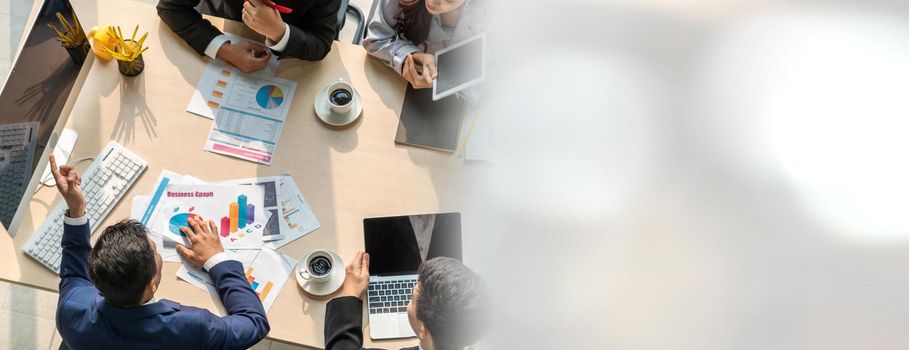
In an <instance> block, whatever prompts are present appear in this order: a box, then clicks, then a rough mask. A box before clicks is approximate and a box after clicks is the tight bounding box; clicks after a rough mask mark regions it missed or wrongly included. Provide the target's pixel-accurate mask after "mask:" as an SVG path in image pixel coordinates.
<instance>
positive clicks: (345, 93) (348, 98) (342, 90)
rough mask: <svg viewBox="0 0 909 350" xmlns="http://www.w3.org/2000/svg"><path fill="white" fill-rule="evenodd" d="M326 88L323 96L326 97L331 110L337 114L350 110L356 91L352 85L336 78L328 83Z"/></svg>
mask: <svg viewBox="0 0 909 350" xmlns="http://www.w3.org/2000/svg"><path fill="white" fill-rule="evenodd" d="M327 90H328V93H327V94H326V95H325V98H327V99H328V105H329V106H331V110H332V111H333V112H335V113H338V114H346V113H347V112H350V108H351V107H352V106H353V103H354V98H356V92H355V91H354V88H353V86H352V85H350V84H348V83H347V82H345V81H343V80H338V81H337V82H334V83H332V84H331V85H329V86H328V89H327Z"/></svg>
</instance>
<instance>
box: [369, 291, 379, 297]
mask: <svg viewBox="0 0 909 350" xmlns="http://www.w3.org/2000/svg"><path fill="white" fill-rule="evenodd" d="M376 295H379V293H378V292H376V291H374V290H370V291H369V296H371V297H372V296H376Z"/></svg>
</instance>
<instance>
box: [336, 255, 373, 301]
mask: <svg viewBox="0 0 909 350" xmlns="http://www.w3.org/2000/svg"><path fill="white" fill-rule="evenodd" d="M367 287H369V254H367V253H366V252H364V251H362V250H361V251H359V252H357V255H356V256H355V257H354V258H353V261H351V262H350V265H347V276H346V277H345V278H344V284H343V285H341V293H340V294H338V296H339V297H357V298H361V299H362V298H363V295H364V294H366V288H367Z"/></svg>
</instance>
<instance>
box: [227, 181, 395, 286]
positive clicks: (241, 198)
mask: <svg viewBox="0 0 909 350" xmlns="http://www.w3.org/2000/svg"><path fill="white" fill-rule="evenodd" d="M241 199H242V198H241ZM369 301H370V302H376V301H379V298H378V297H371V298H369Z"/></svg>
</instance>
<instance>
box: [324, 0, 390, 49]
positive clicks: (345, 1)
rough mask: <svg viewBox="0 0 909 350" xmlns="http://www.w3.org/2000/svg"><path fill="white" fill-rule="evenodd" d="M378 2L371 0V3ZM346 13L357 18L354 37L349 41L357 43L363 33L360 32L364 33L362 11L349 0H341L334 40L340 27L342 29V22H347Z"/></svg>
mask: <svg viewBox="0 0 909 350" xmlns="http://www.w3.org/2000/svg"><path fill="white" fill-rule="evenodd" d="M378 2H379V0H373V4H375V3H378ZM373 6H375V5H373ZM347 14H350V15H351V16H353V17H356V18H357V30H356V31H355V32H354V37H353V40H352V41H351V42H352V43H353V44H356V45H359V44H360V40H361V38H363V37H364V34H362V33H365V29H366V22H365V21H363V19H364V18H363V11H362V10H360V8H359V7H357V5H354V4H351V3H350V0H341V9H340V10H339V11H338V26H337V28H338V30H337V31H335V40H338V36H339V35H340V34H341V29H344V24H345V22H347Z"/></svg>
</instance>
